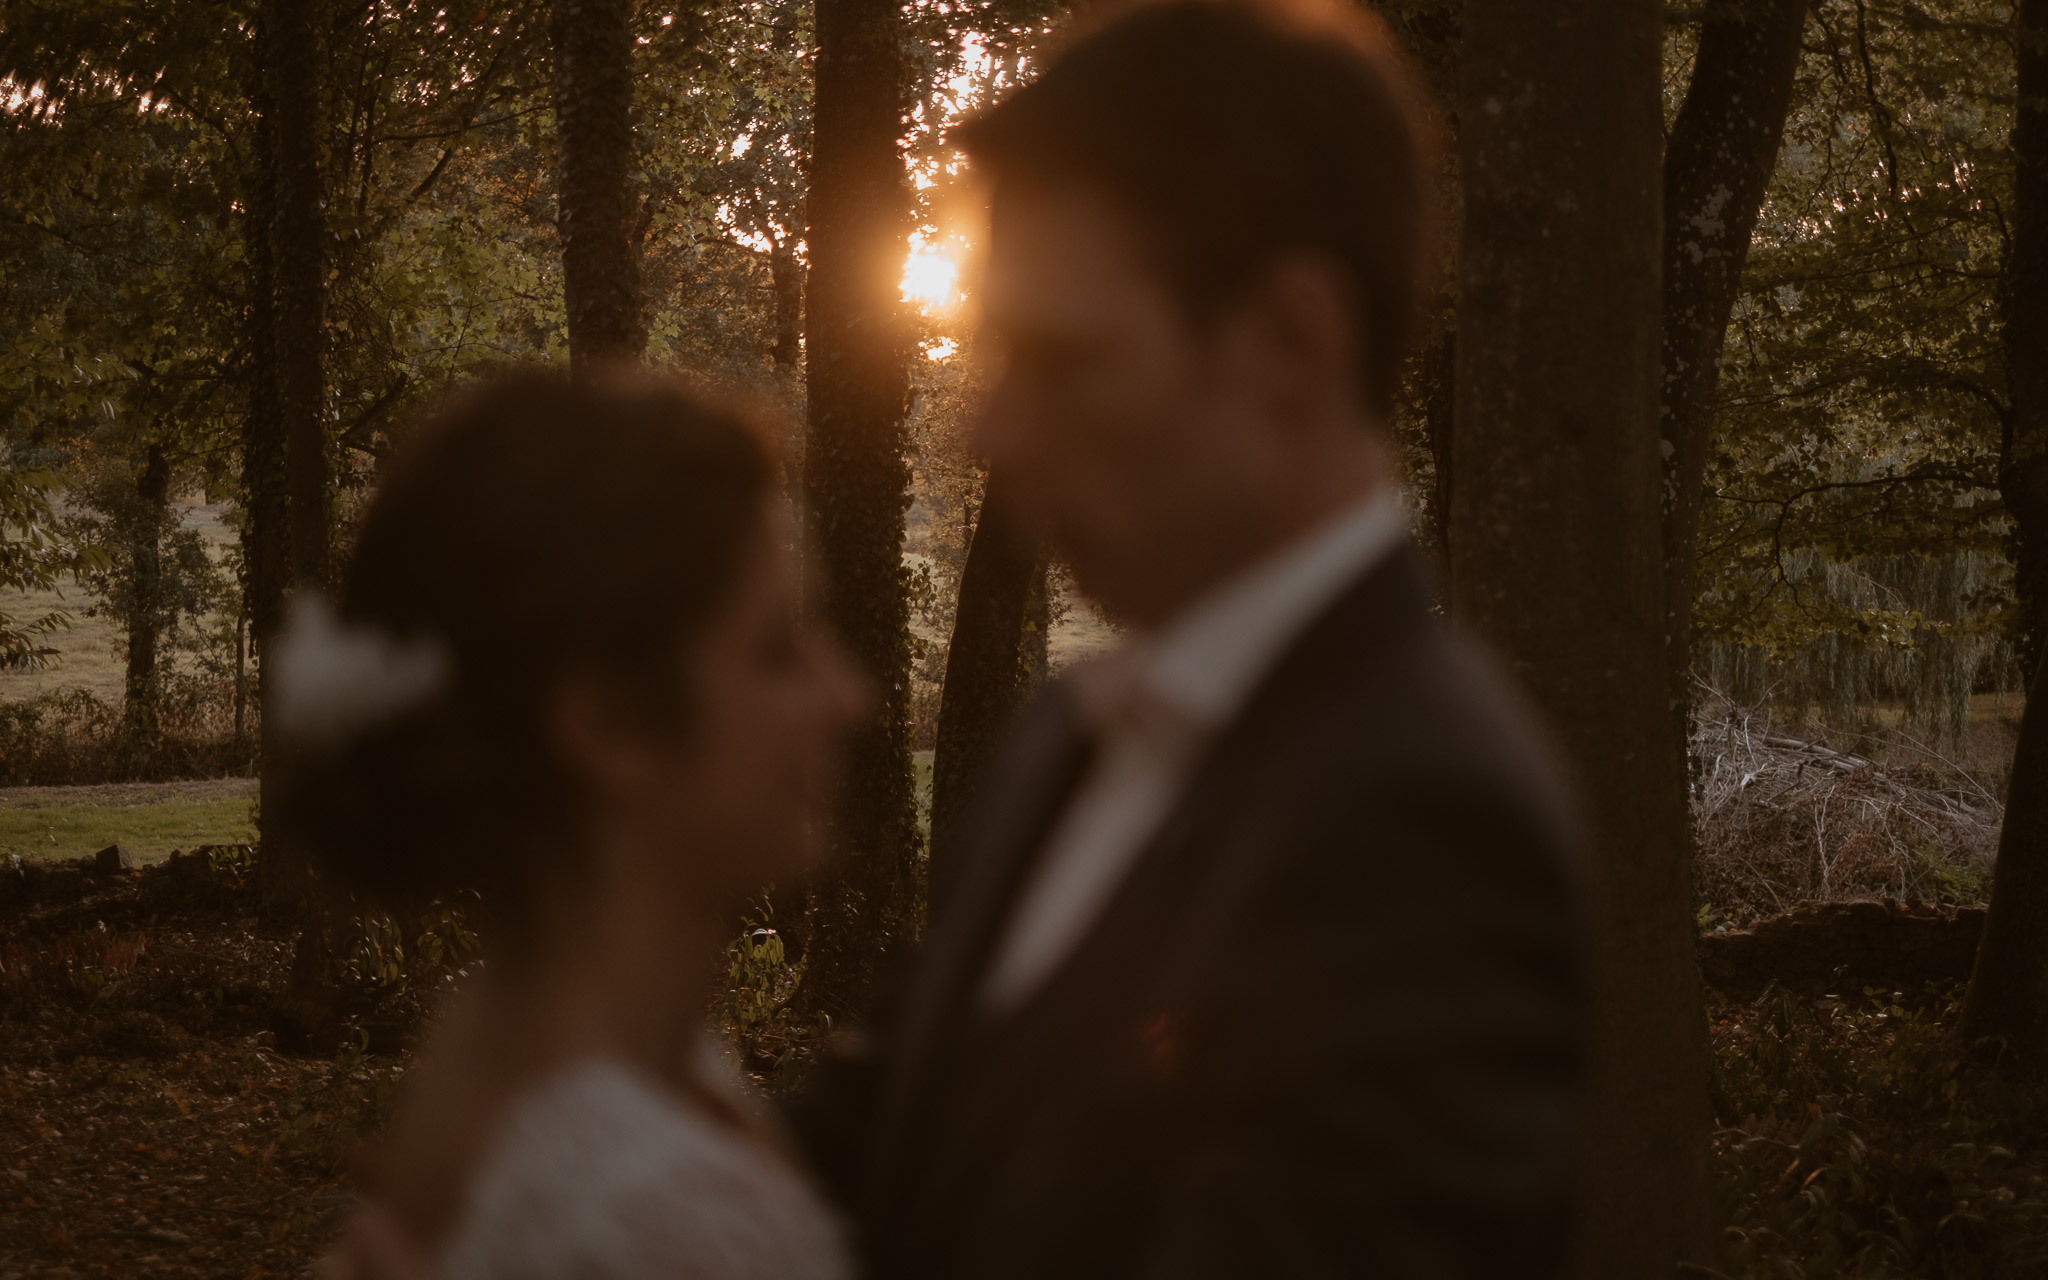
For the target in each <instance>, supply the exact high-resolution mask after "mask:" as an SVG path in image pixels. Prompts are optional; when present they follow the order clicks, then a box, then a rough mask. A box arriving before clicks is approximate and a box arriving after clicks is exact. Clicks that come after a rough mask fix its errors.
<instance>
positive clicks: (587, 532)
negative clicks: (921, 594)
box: [276, 373, 864, 1280]
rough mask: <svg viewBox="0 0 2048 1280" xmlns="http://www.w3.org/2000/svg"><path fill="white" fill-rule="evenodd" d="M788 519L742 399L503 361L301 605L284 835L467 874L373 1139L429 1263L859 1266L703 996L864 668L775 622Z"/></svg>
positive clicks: (374, 1176) (294, 628)
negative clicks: (708, 1019) (719, 402)
mask: <svg viewBox="0 0 2048 1280" xmlns="http://www.w3.org/2000/svg"><path fill="white" fill-rule="evenodd" d="M789 542H790V535H789V533H788V530H787V528H786V526H785V523H784V518H783V513H782V510H781V507H780V504H779V502H778V501H777V498H776V486H775V469H774V466H773V463H772V459H771V457H770V455H769V453H768V451H767V450H766V449H765V448H764V446H763V445H762V443H761V442H760V439H759V437H758V435H757V434H756V433H755V432H753V431H752V430H750V428H749V426H748V424H747V423H746V422H745V421H744V420H743V419H742V418H740V417H739V416H737V415H734V414H731V413H728V412H725V411H723V410H720V409H717V408H715V407H711V406H709V405H707V404H706V403H704V402H701V401H700V400H698V399H696V398H694V397H693V396H692V395H690V394H689V393H687V392H684V391H682V390H679V389H678V388H676V387H674V386H673V385H670V384H666V383H661V382H655V381H651V380H646V379H641V378H634V377H624V376H622V377H620V378H619V379H616V380H609V381H607V380H603V379H600V380H597V381H595V382H594V383H593V384H591V385H588V386H583V385H578V386H571V385H570V384H568V383H567V382H565V381H561V380H558V379H555V378H553V377H550V376H546V375H542V374H538V373H534V374H521V375H515V376H510V377H504V378H500V379H497V380H495V381H493V382H490V383H488V384H485V385H483V386H481V387H478V388H474V389H472V390H470V391H468V392H467V393H465V394H464V395H462V396H461V397H459V398H458V399H457V400H455V401H454V402H453V403H452V404H451V405H450V406H448V407H447V408H445V409H443V410H442V411H441V412H440V413H438V414H437V415H435V417H434V418H433V420H431V421H430V422H428V423H427V424H425V425H424V426H423V427H422V428H421V429H420V430H419V431H418V432H417V433H416V436H415V438H414V439H412V440H411V441H410V443H409V447H408V448H407V449H406V450H404V452H403V454H402V456H401V457H400V458H399V459H398V461H397V462H396V463H395V464H394V466H393V467H392V468H391V469H390V472H389V474H388V476H387V478H386V479H385V481H384V483H383V484H382V486H381V487H380V489H379V491H378V493H377V496H376V498H375V500H374V501H373V502H372V504H371V506H370V508H369V510H368V512H367V514H366V516H365V517H364V519H363V522H362V525H361V529H360V536H359V538H358V540H357V544H356V550H355V554H354V558H353V561H352V562H351V565H350V567H349V569H348V571H347V573H346V576H345V582H344V589H343V591H342V592H341V594H340V598H339V600H338V602H337V604H336V605H335V606H333V607H331V608H330V607H328V606H326V605H325V604H324V602H322V601H320V600H319V598H318V597H315V596H310V595H308V596H304V597H302V598H300V599H298V600H296V601H295V602H294V613H293V618H292V621H291V623H290V625H289V626H288V628H287V630H286V634H285V636H284V637H283V638H282V640H281V642H280V647H279V651H278V656H277V668H276V678H277V680H278V681H279V686H278V690H277V697H278V701H277V704H276V705H277V715H278V720H279V723H278V726H277V727H278V729H279V730H280V731H281V732H282V733H283V734H284V735H285V739H286V741H287V742H288V743H289V744H290V749H291V756H292V758H293V760H294V768H293V773H292V775H291V777H290V779H289V781H288V782H287V785H286V789H285V796H284V799H285V804H284V812H283V815H282V817H283V819H284V821H285V823H286V824H287V828H288V830H289V831H290V832H291V833H292V834H293V837H294V838H295V839H296V840H298V841H299V842H301V844H302V846H303V847H305V848H306V849H307V850H308V851H309V852H310V853H311V854H312V856H313V857H314V858H315V859H316V861H317V863H318V865H319V866H320V867H321V869H322V873H323V874H324V875H325V876H327V877H328V878H330V879H331V880H333V881H336V882H338V883H340V884H342V885H345V886H347V887H349V888H350V889H352V890H354V891H355V892H357V893H359V894H361V895H363V896H365V897H366V898H368V899H369V900H371V901H373V902H376V903H379V904H382V905H385V906H388V907H391V908H394V909H403V908H405V907H407V906H411V905H415V904H421V903H425V902H428V901H431V900H433V899H435V898H437V897H440V896H444V895H448V894H450V893H453V892H455V891H458V890H473V891H475V893H476V894H477V898H478V902H479V903H480V905H479V906H478V907H477V908H476V910H477V911H478V912H479V915H480V918H479V932H480V936H481V938H482V942H483V948H484V950H483V957H482V958H483V963H482V965H481V968H480V970H478V971H477V972H475V973H473V975H472V976H471V977H470V978H469V979H468V980H467V981H466V982H464V983H463V985H462V987H461V989H460V990H459V992H458V993H457V994H456V995H455V996H454V998H453V1001H452V1003H451V1005H450V1007H449V1008H448V1009H446V1010H445V1011H444V1013H443V1014H442V1016H441V1017H440V1018H439V1019H438V1021H437V1024H436V1028H435V1030H434V1032H433V1034H432V1035H431V1037H430V1038H429V1040H428V1043H427V1044H426V1045H425V1046H424V1048H423V1050H422V1052H421V1055H420V1060H419V1063H418V1065H417V1066H416V1067H415V1068H414V1069H413V1070H412V1071H411V1072H410V1073H409V1074H408V1076H407V1078H406V1082H405V1087H404V1091H403V1096H402V1098H401V1101H400V1103H399V1105H398V1107H397V1109H396V1112H395V1114H394V1117H393V1120H392V1123H391V1125H390V1126H389V1129H388V1131H387V1133H386V1135H385V1136H384V1137H383V1138H382V1139H381V1140H380V1145H379V1146H378V1148H377V1149H376V1155H375V1156H374V1158H373V1159H372V1161H371V1162H370V1169H371V1175H370V1178H369V1181H370V1183H371V1185H370V1186H369V1187H368V1190H369V1193H370V1194H371V1196H372V1197H373V1199H374V1201H375V1203H376V1204H377V1205H378V1206H379V1210H378V1211H379V1212H380V1213H382V1214H386V1215H389V1218H390V1220H391V1222H392V1224H393V1225H394V1226H396V1227H398V1228H402V1230H403V1231H404V1233H405V1235H406V1236H407V1237H409V1238H410V1239H411V1240H412V1241H415V1242H417V1243H418V1244H419V1245H420V1246H422V1247H423V1248H424V1249H425V1251H426V1256H425V1258H424V1259H423V1260H424V1261H427V1262H428V1263H429V1264H430V1266H431V1268H432V1270H433V1271H434V1272H435V1273H436V1274H438V1275H440V1276H444V1277H447V1278H448V1280H471V1278H482V1277H527V1276H531V1277H541V1276H582V1277H605V1278H608V1280H609V1278H617V1280H628V1278H638V1277H655V1276H662V1277H704V1278H705V1280H738V1278H740V1277H749V1278H751V1277H760V1278H761V1280H785V1278H787V1280H831V1278H836V1277H840V1276H844V1275H848V1274H850V1272H851V1265H850V1263H849V1262H848V1255H847V1253H846V1250H845V1246H844V1244H843V1242H842V1240H841V1236H840V1231H839V1227H838V1224H837V1222H836V1221H835V1219H834V1218H833V1216H832V1214H831V1213H830V1211H829V1210H828V1209H827V1208H826V1207H825V1205H824V1203H823V1201H822V1200H821V1199H820V1198H819V1197H818V1196H817V1195H816V1194H815V1193H814V1192H813V1191H812V1189H811V1185H810V1182H809V1180H808V1178H807V1177H806V1175H805V1173H804V1172H803V1170H802V1168H801V1166H800V1164H799V1162H798V1161H797V1159H796V1158H795V1157H794V1156H793V1155H792V1154H791V1153H790V1152H789V1149H788V1148H787V1147H786V1145H785V1144H784V1143H783V1141H782V1139H781V1137H780V1135H779V1134H778V1133H777V1132H776V1131H775V1130H774V1129H773V1127H772V1124H771V1122H770V1121H769V1120H767V1119H765V1118H763V1117H762V1116H761V1115H759V1114H757V1109H756V1108H754V1107H752V1106H750V1105H749V1103H748V1100H747V1099H746V1097H745V1096H744V1095H743V1094H742V1093H741V1092H740V1091H739V1089H738V1086H737V1082H736V1078H735V1077H734V1076H733V1075H732V1074H731V1073H730V1071H729V1070H728V1069H726V1068H725V1067H724V1066H723V1064H722V1061H721V1059H720V1058H719V1057H718V1055H717V1054H716V1053H714V1052H713V1051H712V1049H711V1044H710V1041H709V1040H708V1039H707V1036H706V1032H705V1030H704V1024H703V1017H704V1011H705V1010H706V1008H707V1007H708V1000H709V995H710V992H711V991H712V989H713V986H714V983H715V982H716V979H717V977H718V974H719V971H720V958H721V955H722V953H723V950H724V947H725V945H726V943H727V942H728V940H729V938H730V936H731V933H732V931H733V926H734V923H735V921H736V920H737V918H738V911H739V909H740V907H741V906H742V905H743V903H744V902H745V900H746V899H747V898H748V897H749V896H751V895H753V894H756V893H758V892H759V891H760V890H761V889H762V888H763V887H764V886H765V885H766V884H768V883H769V882H771V881H774V880H777V879H787V878H788V877H791V876H794V875H797V874H800V873H801V872H802V871H803V870H805V868H806V867H807V866H808V864H809V863H810V862H811V860H812V859H813V857H814V856H815V855H814V851H813V844H812V841H811V839H810V835H809V829H810V824H809V817H810V815H811V813H812V812H813V811H814V809H815V807H816V806H817V805H818V804H819V802H820V801H821V800H822V799H823V798H824V797H825V796H826V794H827V791H828V788H829V785H830V781H831V774H832V764H833V759H834V756H835V749H836V747H837V745H838V739H839V737H840V735H841V733H842V731H843V730H844V729H845V728H846V727H847V726H848V725H849V724H850V723H851V721H852V720H853V719H854V717H856V716H857V715H858V714H859V711H860V707H861V704H862V701H863V698H864V691H863V690H862V688H861V686H860V684H859V683H858V681H857V680H856V678H855V677H854V676H853V674H852V673H851V671H850V668H849V667H848V666H847V665H846V663H845V661H844V660H843V658H842V657H841V655H840V654H839V652H838V651H837V650H836V649H835V648H834V647H833V646H832V645H831V643H830V642H829V641H827V640H826V639H824V638H823V637H821V636H818V635H814V634H812V633H810V632H808V631H806V630H805V629H804V628H803V627H802V626H801V625H800V624H799V622H798V619H797V610H796V602H797V594H796V593H797V587H796V570H795V565H794V558H793V552H792V550H791V548H790V546H789Z"/></svg>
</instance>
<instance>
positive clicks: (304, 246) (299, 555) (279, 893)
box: [257, 0, 330, 945]
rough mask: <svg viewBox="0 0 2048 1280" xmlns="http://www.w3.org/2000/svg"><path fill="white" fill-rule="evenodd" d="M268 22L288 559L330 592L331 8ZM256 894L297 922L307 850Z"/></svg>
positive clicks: (306, 882)
mask: <svg viewBox="0 0 2048 1280" xmlns="http://www.w3.org/2000/svg"><path fill="white" fill-rule="evenodd" d="M266 17H267V19H268V21H267V24H266V26H265V31H264V34H265V36H266V37H267V39H266V42H265V43H266V48H265V52H266V55H267V58H266V62H267V66H266V68H265V73H266V75H267V77H268V82H267V85H266V91H267V93H268V96H269V102H270V105H271V106H272V107H273V108H274V110H275V114H276V122H277V123H276V130H275V133H274V135H273V137H274V141H275V144H276V148H275V154H274V168H273V171H274V172H275V173H276V175H277V187H276V191H275V195H274V198H275V205H274V209H275V219H274V221H273V223H272V226H271V237H270V243H271V269H272V272H273V274H274V278H275V283H276V286H277V288H276V329H275V332H276V335H277V340H276V355H277V372H278V379H277V387H278V392H277V408H278V421H279V423H280V424H281V426H282V428H283V432H282V434H283V444H284V458H285V490H286V496H287V499H288V501H287V503H286V515H287V522H288V529H287V532H288V535H289V544H288V545H289V553H288V556H289V562H290V574H291V581H292V582H293V583H294V584H296V585H297V586H300V587H304V588H312V589H324V588H325V587H326V586H327V585H328V579H329V577H330V574H329V565H328V531H329V522H328V504H327V503H328V500H327V376H326V327H327V321H326V314H325V313H326V303H327V220H326V213H325V209H324V201H325V194H326V193H325V191H324V189H323V186H322V176H321V175H322V164H321V154H322V151H323V145H324V136H323V133H322V115H323V102H324V96H325V83H324V77H323V76H322V74H321V71H322V58H321V50H320V37H321V34H322V32H323V30H324V29H325V26H326V5H325V4H324V3H322V0H271V3H270V4H269V6H268V7H267V10H266ZM271 763H272V764H275V759H274V757H273V759H272V761H271ZM257 891H258V897H259V900H260V902H261V904H262V906H263V909H264V910H265V912H266V913H268V914H271V915H272V916H275V917H283V918H291V917H296V916H298V915H299V914H301V913H302V912H303V911H305V910H307V909H308V905H309V903H310V901H311V896H312V892H313V883H312V876H311V872H310V870H309V869H308V867H307V865H306V860H305V855H304V853H303V852H302V851H301V850H299V849H296V848H295V847H293V846H292V845H291V844H290V843H289V842H285V841H273V842H271V843H270V844H269V845H268V846H266V847H265V849H264V851H263V857H262V859H261V860H260V862H259V864H258V874H257ZM301 945H303V940H302V944H301Z"/></svg>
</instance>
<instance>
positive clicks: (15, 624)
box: [0, 467, 100, 670]
mask: <svg viewBox="0 0 2048 1280" xmlns="http://www.w3.org/2000/svg"><path fill="white" fill-rule="evenodd" d="M57 487H58V481H57V477H56V476H54V475H52V474H50V473H49V472H46V471H17V470H14V469H13V468H11V467H9V468H0V592H6V591H48V590H50V589H51V588H53V587H55V586H56V585H57V579H58V577H59V576H60V575H61V574H62V573H63V572H64V571H65V570H67V569H72V570H75V569H77V568H80V567H85V568H92V567H96V566H97V565H98V564H99V563H100V560H99V558H98V556H97V553H84V554H82V553H80V552H79V551H78V550H77V549H76V548H74V547H73V546H72V545H71V543H70V542H69V540H68V539H66V538H65V537H64V536H63V535H62V533H61V532H60V531H59V529H58V527H57V523H56V521H55V519H54V518H53V517H52V516H51V513H50V496H51V494H52V493H53V492H54V491H55V490H56V489H57ZM0 599H4V596H0ZM68 623H69V617H68V616H67V615H66V613H65V612H64V611H63V610H60V609H53V610H49V611H47V612H44V613H40V614H37V615H34V616H32V617H27V618H16V617H15V616H14V615H12V614H10V613H8V612H6V611H5V610H4V609H0V670H10V669H13V670H21V669H29V670H33V669H40V668H41V667H43V666H45V665H47V664H48V663H49V662H50V661H51V660H52V659H53V658H54V657H55V656H56V653H57V651H56V650H55V649H53V648H51V647H50V645H49V644H48V643H47V641H48V639H49V637H50V635H51V634H52V633H54V632H56V631H59V630H61V629H63V628H64V627H65V626H66V625H68Z"/></svg>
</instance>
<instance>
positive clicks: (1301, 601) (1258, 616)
mask: <svg viewBox="0 0 2048 1280" xmlns="http://www.w3.org/2000/svg"><path fill="white" fill-rule="evenodd" d="M1407 532H1408V513H1407V512H1406V510H1404V509H1403V507H1402V505H1401V499H1400V496H1399V495H1398V493H1396V492H1395V491H1394V490H1392V489H1386V490H1383V491H1381V492H1380V493H1377V494H1374V495H1373V496H1371V497H1368V498H1365V499H1362V500H1361V501H1360V502H1359V503H1358V504H1357V505H1355V506H1353V507H1351V508H1350V509H1349V510H1347V511H1345V512H1344V513H1343V514H1341V515H1339V516H1337V517H1335V518H1333V519H1332V520H1330V521H1329V522H1327V523H1325V524H1323V525H1322V526H1320V527H1319V528H1317V529H1316V530H1314V531H1313V532H1311V533H1309V534H1307V535H1305V536H1303V537H1302V538H1300V539H1297V540H1296V541H1295V542H1293V543H1291V544H1290V545H1288V546H1287V547H1285V548H1283V549H1281V550H1280V551H1278V552H1275V553H1274V554H1273V555H1271V556H1269V557H1267V558H1266V559H1265V560H1263V561H1261V562H1260V563H1259V564H1257V565H1254V566H1252V567H1251V568H1250V569H1247V570H1245V571H1244V572H1243V573H1240V574H1238V575H1237V576H1236V577H1235V578H1233V579H1231V580H1230V581H1228V582H1226V583H1225V584H1223V585H1222V586H1221V587H1218V588H1217V589H1216V590H1214V591H1212V592H1210V593H1209V594H1208V595H1207V596H1205V597H1203V598H1202V599H1201V600H1199V601H1197V602H1196V603H1195V604H1194V605H1193V606H1192V607H1191V608H1189V609H1188V610H1187V611H1185V612H1184V613H1182V614H1181V615H1180V616H1179V617H1178V618H1176V619H1175V620H1174V621H1172V622H1171V623H1169V624H1167V626H1166V627H1165V628H1163V629H1162V630H1161V631H1160V632H1159V633H1158V634H1157V635H1156V636H1155V637H1153V638H1152V639H1151V641H1150V642H1149V643H1148V644H1146V645H1145V651H1144V652H1145V656H1144V658H1143V664H1144V674H1143V677H1142V679H1143V681H1144V683H1145V685H1146V687H1147V689H1148V691H1149V692H1150V693H1151V694H1152V695H1154V696H1155V697H1158V698H1160V699H1162V700H1163V701H1165V702H1166V703H1167V704H1168V705H1169V706H1171V707H1172V708H1173V709H1174V710H1175V711H1176V712H1178V713H1179V714H1180V715H1181V716H1182V717H1185V718H1186V719H1188V720H1191V721H1193V722H1194V723H1195V724H1197V725H1200V726H1202V727H1203V728H1206V729H1216V728H1220V727H1221V726H1222V725H1224V724H1226V723H1228V722H1229V721H1230V719H1231V718H1232V717H1233V716H1234V715H1235V714H1236V713H1237V712H1238V710H1239V709H1240V708H1241V707H1242V706H1243V705H1244V702H1245V700H1246V699H1247V698H1249V697H1250V696H1251V693H1252V690H1253V689H1254V688H1255V687H1256V686H1257V684H1258V682H1259V680H1260V678H1261V677H1263V676H1264V675H1265V674H1266V672H1267V671H1268V670H1269V669H1270V668H1271V667H1272V665H1273V663H1274V662H1275V661H1277V660H1278V659H1279V657H1280V654H1281V652H1282V651H1283V650H1284V649H1285V648H1286V647H1287V645H1288V643H1289V642H1290V641H1292V640H1294V639H1296V638H1297V637H1298V636H1299V635H1300V634H1301V632H1302V631H1303V630H1304V629H1305V628H1306V627H1307V626H1308V625H1309V623H1310V622H1311V621H1312V620H1313V619H1314V618H1315V617H1316V615H1318V614H1320V613H1321V612H1322V611H1323V610H1324V609H1325V608H1326V607H1328V606H1329V605H1330V604H1331V603H1332V602H1334V601H1335V600H1336V598H1337V596H1338V595H1339V593H1341V592H1342V591H1343V590H1344V588H1345V587H1347V586H1349V585H1350V584H1351V583H1353V582H1355V581H1357V580H1358V578H1360V577H1361V576H1362V575H1364V573H1365V572H1366V570H1368V569H1370V568H1372V567H1373V566H1374V565H1376V564H1378V563H1379V562H1380V561H1381V560H1382V559H1384V558H1385V557H1386V556H1388V555H1389V554H1391V553H1392V552H1393V550H1394V548H1395V547H1396V546H1398V545H1399V544H1400V542H1401V540H1402V539H1403V537H1405V536H1406V534H1407ZM1134 656H1135V655H1134Z"/></svg>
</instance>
